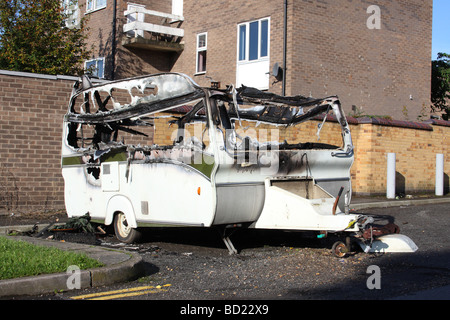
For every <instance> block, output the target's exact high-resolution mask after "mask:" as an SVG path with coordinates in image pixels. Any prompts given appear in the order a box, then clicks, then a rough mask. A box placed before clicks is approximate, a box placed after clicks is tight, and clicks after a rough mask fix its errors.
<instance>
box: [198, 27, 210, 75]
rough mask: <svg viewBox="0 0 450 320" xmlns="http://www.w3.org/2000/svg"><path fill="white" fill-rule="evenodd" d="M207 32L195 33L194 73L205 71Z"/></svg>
mask: <svg viewBox="0 0 450 320" xmlns="http://www.w3.org/2000/svg"><path fill="white" fill-rule="evenodd" d="M207 41H208V34H207V33H200V34H198V35H197V64H196V65H197V67H196V74H201V73H205V72H206V52H207V48H208V43H207Z"/></svg>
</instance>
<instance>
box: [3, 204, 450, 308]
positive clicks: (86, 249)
mask: <svg viewBox="0 0 450 320" xmlns="http://www.w3.org/2000/svg"><path fill="white" fill-rule="evenodd" d="M437 203H450V196H449V195H447V196H444V197H430V196H427V197H414V198H412V199H404V198H403V199H398V200H397V199H394V200H388V199H386V198H383V197H354V198H353V199H352V205H351V206H350V209H353V210H356V211H357V210H362V209H368V208H389V207H399V206H411V205H427V204H437ZM46 226H48V225H45V224H41V225H38V228H39V229H38V231H40V230H42V229H44V228H45V227H46ZM32 227H33V226H32V225H14V226H3V227H0V236H6V234H7V233H8V231H9V230H17V231H29V230H31V228H32ZM8 239H14V240H18V241H19V240H21V241H27V242H31V243H33V244H36V245H43V246H53V247H57V248H59V249H62V250H68V251H73V252H78V253H85V254H87V255H88V256H89V257H91V258H94V259H96V260H98V261H100V262H102V263H103V265H104V266H103V267H100V268H94V269H89V270H81V271H80V277H81V278H80V280H81V281H80V288H79V289H85V288H91V287H99V286H104V285H111V284H114V283H120V282H127V281H132V280H135V279H137V278H139V277H141V276H143V275H144V263H143V260H142V258H141V257H140V255H139V254H138V253H133V252H129V251H124V250H118V249H110V248H104V247H100V246H94V245H86V244H79V243H71V242H62V241H55V240H48V239H40V238H34V237H29V236H11V237H8ZM71 275H72V273H70V274H68V273H66V272H64V273H55V274H46V275H39V276H32V277H23V278H16V279H7V280H0V298H1V299H8V297H14V296H22V295H39V294H46V293H53V292H60V291H67V290H68V285H67V281H68V278H69V277H70V276H71ZM441 291H444V292H447V295H448V292H450V287H445V288H436V289H433V290H427V291H424V292H418V293H415V294H414V295H411V296H407V297H399V298H398V299H408V300H415V299H421V300H424V299H425V300H426V299H431V300H433V299H434V298H435V297H441V298H442V294H439V293H440V292H441ZM449 298H450V297H447V298H446V299H449Z"/></svg>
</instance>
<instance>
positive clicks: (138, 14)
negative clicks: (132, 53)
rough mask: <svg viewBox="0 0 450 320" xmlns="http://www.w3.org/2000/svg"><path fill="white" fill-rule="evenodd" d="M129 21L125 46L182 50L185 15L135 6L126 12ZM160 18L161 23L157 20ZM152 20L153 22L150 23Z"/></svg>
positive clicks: (126, 28)
mask: <svg viewBox="0 0 450 320" xmlns="http://www.w3.org/2000/svg"><path fill="white" fill-rule="evenodd" d="M124 15H125V16H126V17H127V23H126V24H125V25H124V26H123V32H124V33H125V34H126V35H127V36H126V37H124V38H123V40H122V45H123V46H125V47H138V48H145V49H151V50H165V51H182V50H183V49H184V45H183V44H182V43H180V42H181V40H182V38H183V37H184V29H182V28H181V24H182V23H183V21H184V17H182V16H178V15H173V14H169V13H163V12H158V11H153V10H147V9H144V8H140V7H135V8H132V9H130V10H127V11H125V12H124ZM158 19H159V24H158V23H156V20H158ZM150 21H151V22H152V23H150Z"/></svg>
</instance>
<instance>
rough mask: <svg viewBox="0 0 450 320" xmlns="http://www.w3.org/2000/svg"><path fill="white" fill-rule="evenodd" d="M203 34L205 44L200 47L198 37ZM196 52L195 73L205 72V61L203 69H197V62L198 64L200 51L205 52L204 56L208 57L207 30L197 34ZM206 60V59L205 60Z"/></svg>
mask: <svg viewBox="0 0 450 320" xmlns="http://www.w3.org/2000/svg"><path fill="white" fill-rule="evenodd" d="M202 36H205V45H204V46H202V47H200V46H199V42H200V41H199V40H200V37H202ZM196 48H197V50H196V54H195V74H196V75H198V74H205V73H206V70H207V64H206V63H205V70H199V67H200V66H199V64H198V58H199V55H200V53H201V52H206V56H207V57H208V32H203V33H199V34H197V44H196ZM206 61H208V60H206Z"/></svg>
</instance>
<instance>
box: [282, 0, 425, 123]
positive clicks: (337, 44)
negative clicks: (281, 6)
mask: <svg viewBox="0 0 450 320" xmlns="http://www.w3.org/2000/svg"><path fill="white" fill-rule="evenodd" d="M289 2H290V4H291V14H292V15H291V16H290V17H292V19H290V21H289V23H290V24H289V25H290V28H292V32H289V45H290V46H289V50H290V51H289V52H290V53H291V54H292V55H290V56H289V57H290V60H289V64H288V68H289V72H288V77H289V80H288V83H289V84H290V93H291V94H299V93H303V94H309V93H311V94H312V96H315V97H320V96H324V95H325V96H328V95H339V97H340V99H341V102H342V104H343V106H344V108H345V110H346V111H347V113H348V112H349V111H350V110H351V107H352V105H354V106H355V107H356V108H357V109H358V110H359V111H361V112H364V113H365V114H368V115H389V116H392V117H393V118H394V119H398V120H412V121H415V120H416V119H417V117H418V116H419V115H420V114H421V112H423V110H422V109H423V108H425V109H426V111H428V110H429V109H428V106H429V105H430V101H429V100H430V79H431V39H432V36H431V32H432V1H431V0H426V1H423V0H408V1H392V0H376V1H370V2H367V1H349V0H324V1H304V0H303V1H289ZM370 5H378V6H379V8H380V10H381V18H380V21H381V29H379V30H378V29H369V28H368V27H367V20H368V18H369V17H370V16H371V14H368V13H367V9H368V7H369V6H370ZM410 97H412V100H411V99H410Z"/></svg>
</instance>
